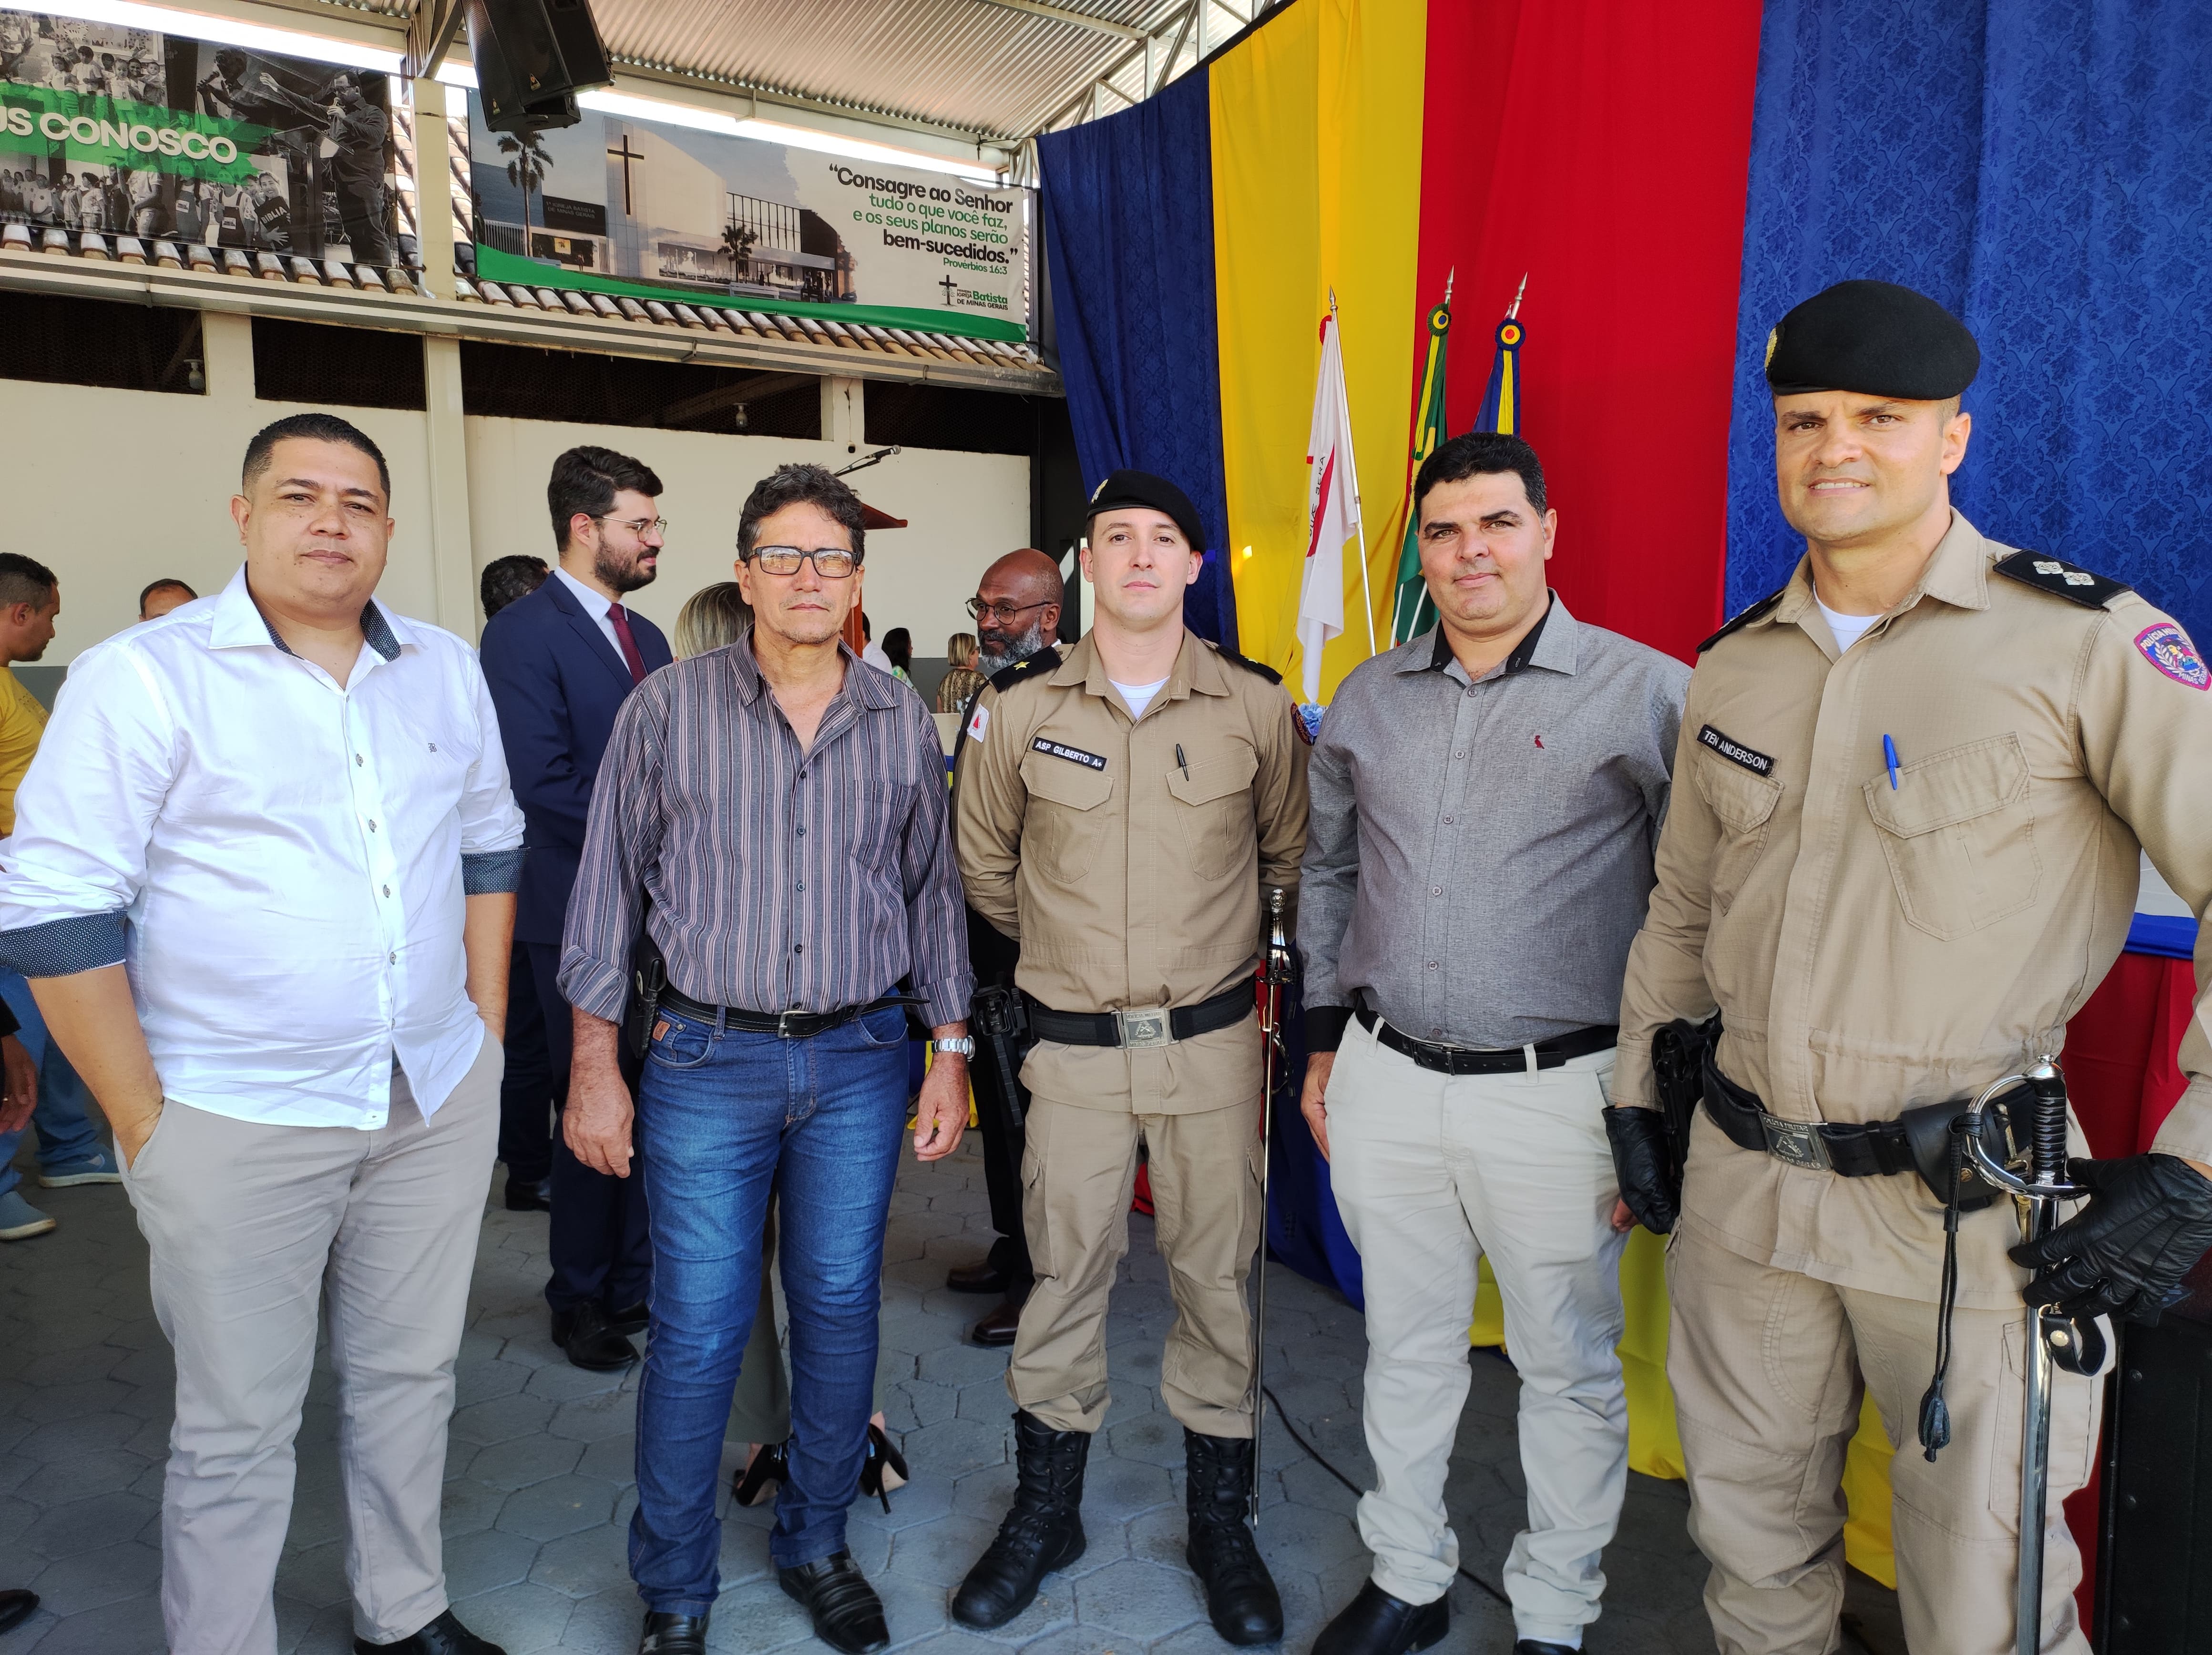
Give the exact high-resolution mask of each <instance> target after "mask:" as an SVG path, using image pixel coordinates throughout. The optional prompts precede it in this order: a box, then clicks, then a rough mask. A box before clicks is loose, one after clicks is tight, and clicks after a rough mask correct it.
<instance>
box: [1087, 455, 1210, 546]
mask: <svg viewBox="0 0 2212 1655" xmlns="http://www.w3.org/2000/svg"><path fill="white" fill-rule="evenodd" d="M1116 506H1148V507H1150V508H1151V509H1152V510H1153V511H1155V512H1166V513H1167V514H1168V515H1169V516H1170V517H1171V518H1174V519H1175V526H1176V528H1178V529H1180V530H1182V537H1183V538H1184V539H1185V540H1187V541H1188V542H1189V543H1190V549H1191V550H1193V551H1194V552H1202V551H1204V550H1205V549H1206V528H1205V525H1204V524H1201V523H1200V522H1199V520H1198V507H1196V506H1193V505H1192V504H1191V503H1190V496H1189V495H1188V494H1185V493H1183V491H1182V489H1180V488H1176V486H1175V484H1173V483H1171V482H1169V481H1168V480H1167V479H1166V478H1165V477H1156V476H1153V475H1152V473H1151V472H1149V471H1127V470H1124V471H1109V472H1108V473H1107V474H1106V481H1105V482H1102V483H1100V484H1099V485H1098V486H1097V488H1094V489H1092V490H1091V504H1090V506H1088V507H1087V508H1086V516H1087V517H1093V518H1095V517H1097V515H1098V514H1099V513H1100V512H1110V511H1112V510H1114V509H1115V507H1116Z"/></svg>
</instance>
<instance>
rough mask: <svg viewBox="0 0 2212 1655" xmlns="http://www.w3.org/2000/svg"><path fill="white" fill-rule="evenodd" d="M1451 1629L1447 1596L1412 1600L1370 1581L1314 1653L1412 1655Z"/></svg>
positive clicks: (1316, 1642)
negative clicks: (1414, 1651) (1427, 1601)
mask: <svg viewBox="0 0 2212 1655" xmlns="http://www.w3.org/2000/svg"><path fill="white" fill-rule="evenodd" d="M1450 1629H1451V1609H1450V1607H1449V1604H1448V1603H1446V1602H1445V1600H1444V1599H1443V1598H1441V1597H1439V1598H1437V1601H1436V1602H1435V1603H1407V1601H1406V1600H1405V1599H1404V1598H1402V1597H1392V1596H1391V1595H1390V1594H1389V1592H1387V1591H1383V1588H1382V1587H1380V1586H1378V1585H1376V1584H1375V1583H1374V1582H1373V1581H1372V1580H1370V1581H1369V1582H1367V1584H1366V1585H1363V1586H1362V1587H1360V1589H1359V1595H1358V1597H1355V1598H1353V1599H1352V1602H1351V1603H1348V1604H1346V1606H1345V1609H1344V1611H1343V1613H1341V1614H1340V1615H1339V1616H1337V1617H1336V1619H1334V1621H1331V1622H1329V1623H1328V1625H1327V1626H1325V1627H1323V1628H1322V1629H1321V1636H1320V1637H1318V1638H1316V1639H1315V1640H1314V1646H1313V1655H1409V1652H1411V1651H1413V1650H1417V1649H1426V1648H1428V1647H1429V1646H1430V1645H1431V1644H1434V1643H1437V1642H1440V1641H1442V1640H1443V1635H1444V1634H1445V1633H1446V1632H1448V1631H1449V1630H1450Z"/></svg>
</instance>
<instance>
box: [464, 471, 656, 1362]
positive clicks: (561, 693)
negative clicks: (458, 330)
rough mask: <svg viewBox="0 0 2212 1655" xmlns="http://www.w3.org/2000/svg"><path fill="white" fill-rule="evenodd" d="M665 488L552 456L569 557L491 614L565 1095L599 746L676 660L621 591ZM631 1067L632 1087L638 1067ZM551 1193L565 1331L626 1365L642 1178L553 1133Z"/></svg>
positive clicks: (640, 566) (567, 1339)
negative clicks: (571, 935)
mask: <svg viewBox="0 0 2212 1655" xmlns="http://www.w3.org/2000/svg"><path fill="white" fill-rule="evenodd" d="M659 493H660V479H659V477H657V476H654V475H653V471H652V470H651V469H650V468H649V467H647V466H646V465H645V464H643V463H641V461H638V460H635V459H632V458H629V456H628V455H626V454H617V453H616V452H614V451H613V450H611V449H606V448H589V447H586V448H572V449H570V450H569V451H568V452H567V453H565V454H563V455H562V456H561V458H558V459H556V460H555V461H554V462H553V476H552V478H551V480H550V482H548V483H547V484H546V487H545V499H546V505H547V506H548V507H549V508H550V512H551V515H552V519H553V538H554V543H555V544H556V546H557V547H558V548H559V549H560V562H559V564H558V565H557V566H556V567H555V569H554V571H553V573H552V576H551V578H550V579H547V580H546V581H545V583H544V585H541V586H539V587H538V590H537V591H534V592H532V593H531V594H530V595H529V596H528V597H521V598H517V599H516V600H515V601H514V602H513V603H510V604H508V605H507V607H506V608H504V609H501V610H500V612H499V614H498V615H496V616H495V617H494V618H493V619H492V621H490V622H489V624H487V625H486V627H484V634H483V670H484V676H485V678H486V679H487V680H489V682H490V684H491V696H492V700H493V702H494V704H495V706H497V707H498V709H499V726H500V735H501V739H502V740H503V742H504V743H505V745H506V748H507V770H508V772H509V774H510V777H511V779H512V785H513V788H514V797H515V802H516V803H518V804H520V806H521V807H522V814H523V818H524V821H526V824H527V831H526V834H525V837H524V843H525V844H526V846H528V847H529V851H530V855H529V858H528V859H527V860H526V862H525V863H524V864H523V872H522V888H521V890H520V894H519V901H518V906H517V912H516V916H515V924H514V937H515V941H516V942H517V943H520V944H521V945H522V947H523V949H525V951H526V952H527V954H528V955H529V956H530V985H531V986H532V987H533V988H534V989H535V991H536V992H537V995H538V1003H539V1004H540V1005H541V1006H542V1007H543V1008H544V1014H545V1039H546V1047H547V1055H548V1058H549V1059H550V1067H551V1070H552V1081H553V1095H554V1097H555V1099H556V1102H565V1101H566V1100H567V1098H568V1065H569V1056H570V1052H571V1050H572V1044H571V1038H570V1034H571V1028H572V1024H571V1021H570V1016H569V1009H568V1002H567V1001H566V1000H565V999H564V998H562V994H561V990H560V987H559V985H558V984H557V982H556V978H557V976H558V974H559V972H560V967H561V930H562V923H563V921H564V920H565V919H566V918H567V916H568V893H569V891H570V889H571V888H573V887H574V884H575V882H576V860H577V858H578V856H579V855H580V853H581V852H582V850H583V846H584V824H585V821H586V817H587V816H589V815H590V814H591V808H592V785H593V783H594V782H596V781H597V780H598V779H599V755H601V754H602V753H603V752H605V749H606V745H607V737H608V736H609V735H610V734H611V732H612V731H613V729H614V723H615V715H616V714H617V712H620V711H621V710H622V704H623V700H624V698H625V697H627V696H628V695H629V693H630V691H631V690H632V689H633V688H635V687H636V686H637V685H638V684H639V683H640V682H643V680H644V678H645V675H646V674H647V673H648V672H650V671H652V670H653V669H654V668H656V667H662V666H665V665H667V664H668V662H669V659H670V655H669V649H668V641H667V640H666V639H665V638H663V637H662V636H661V634H660V629H659V627H656V626H654V625H653V622H652V621H648V620H647V619H646V618H645V617H644V616H643V615H635V614H632V613H631V612H630V611H629V609H626V608H625V607H624V606H623V602H622V599H623V595H624V594H625V593H629V592H633V591H637V590H638V588H640V587H641V586H644V585H647V584H649V583H650V582H651V581H652V579H653V576H654V574H655V573H657V572H658V560H659V555H660V547H661V531H662V530H664V529H665V527H666V524H664V523H663V522H662V521H661V518H660V517H659V512H658V509H657V507H656V506H655V500H656V498H657V496H658V495H659ZM516 991H517V992H518V993H519V992H521V991H522V986H521V985H517V990H516ZM629 1081H630V1083H631V1084H632V1086H633V1087H635V1084H636V1076H635V1075H630V1076H629ZM552 1202H553V1214H552V1225H551V1228H552V1234H551V1236H550V1240H549V1251H550V1255H551V1260H552V1265H553V1276H552V1279H551V1280H550V1281H549V1282H547V1283H546V1284H545V1300H546V1302H547V1303H548V1304H549V1305H550V1306H552V1308H553V1339H554V1343H556V1344H558V1345H559V1346H560V1347H561V1348H562V1350H564V1351H565V1352H567V1354H568V1360H569V1361H572V1362H574V1363H575V1364H576V1366H577V1367H588V1368H594V1369H603V1370H604V1369H613V1368H618V1367H627V1366H628V1365H629V1363H631V1362H634V1361H636V1360H637V1351H636V1349H635V1346H633V1345H632V1344H631V1343H630V1342H629V1337H628V1336H629V1335H630V1334H632V1333H638V1332H642V1331H644V1329H645V1325H646V1309H645V1300H646V1289H647V1287H648V1286H649V1285H650V1283H651V1282H652V1278H653V1253H652V1245H651V1242H650V1240H649V1238H648V1236H647V1229H646V1209H645V1186H644V1182H643V1180H642V1179H635V1178H629V1179H623V1178H610V1177H608V1176H607V1175H606V1174H605V1173H597V1172H593V1171H592V1169H591V1168H590V1167H586V1166H585V1165H584V1164H583V1163H582V1162H580V1161H578V1160H577V1159H576V1157H575V1156H574V1155H573V1154H571V1153H570V1152H569V1149H568V1145H567V1143H565V1142H563V1140H562V1135H561V1133H560V1132H558V1131H556V1132H555V1133H554V1134H553V1175H552Z"/></svg>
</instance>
